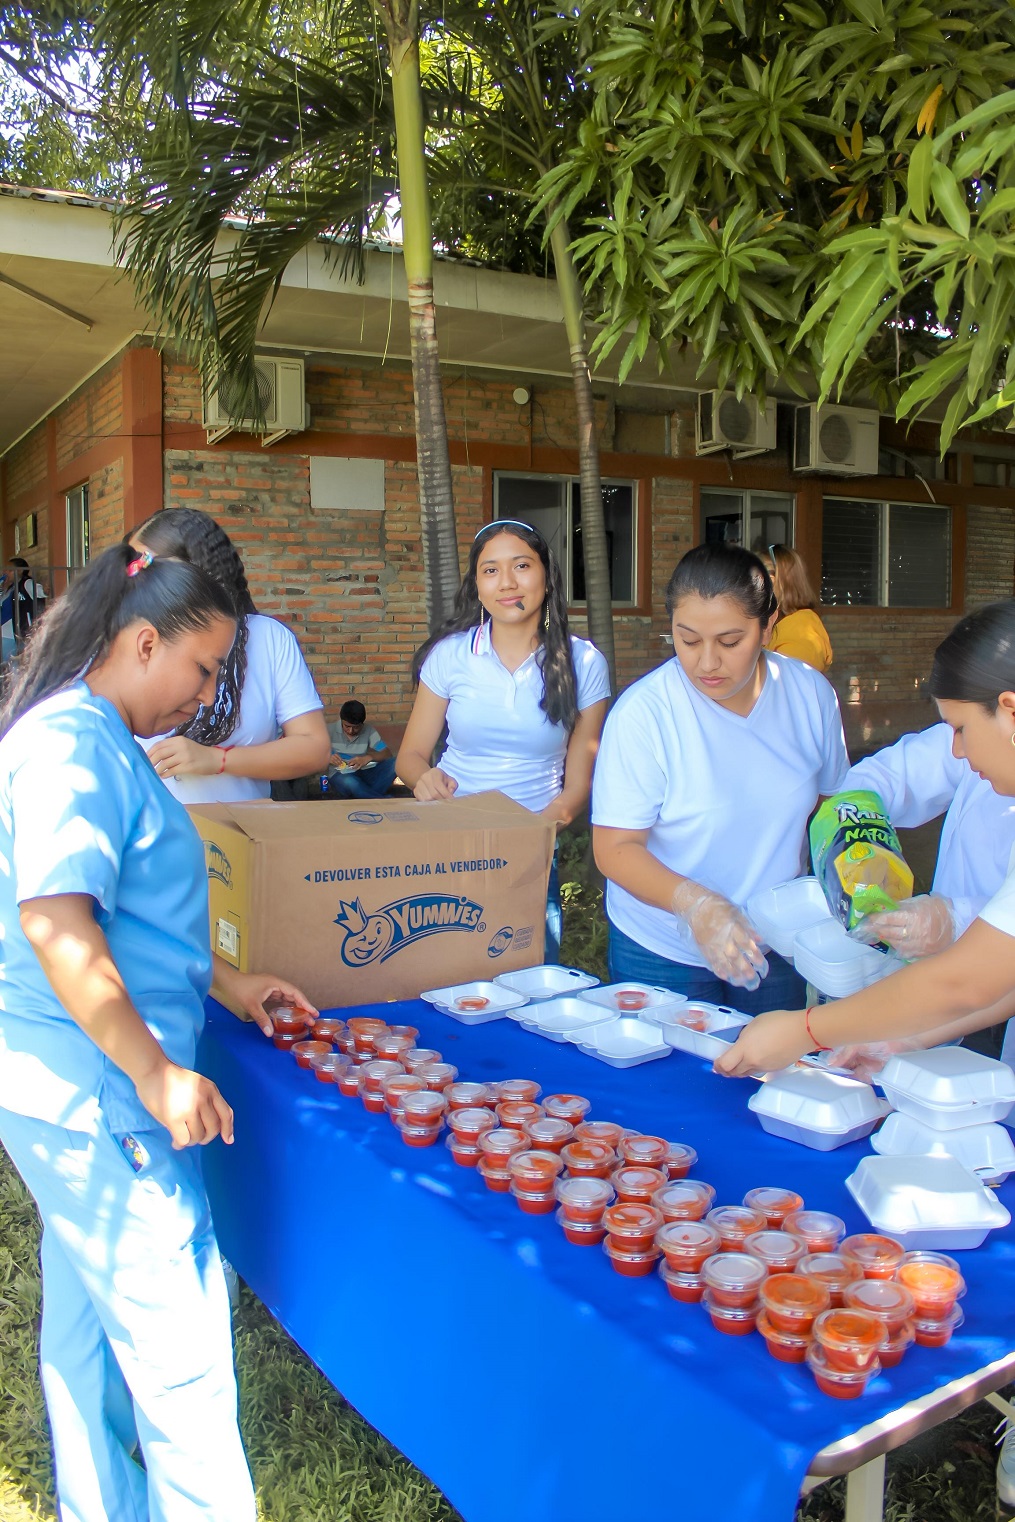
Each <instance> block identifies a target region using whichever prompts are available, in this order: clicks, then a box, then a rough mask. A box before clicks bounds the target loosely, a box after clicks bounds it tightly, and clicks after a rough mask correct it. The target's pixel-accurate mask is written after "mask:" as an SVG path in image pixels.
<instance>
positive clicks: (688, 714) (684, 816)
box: [592, 651, 849, 967]
mask: <svg viewBox="0 0 1015 1522" xmlns="http://www.w3.org/2000/svg"><path fill="white" fill-rule="evenodd" d="M764 660H765V667H766V670H765V683H764V686H763V687H762V689H761V693H760V695H759V697H758V701H757V702H756V703H755V705H754V708H753V709H752V710H751V712H750V713H749V714H748V715H747V716H746V717H743V716H741V715H740V714H736V713H732V712H731V711H730V710H729V709H728V708H725V707H723V705H722V704H720V703H716V702H714V701H713V700H712V699H711V698H707V697H705V696H703V694H702V693H700V692H698V691H697V689H696V688H695V687H694V686H693V685H692V684H691V682H690V681H689V680H688V679H687V677H686V676H685V675H684V673H683V670H682V669H681V666H680V663H679V661H678V660H676V658H674V659H673V660H669V661H667V662H666V663H665V665H663V666H660V667H658V668H657V669H656V670H655V671H651V672H649V674H648V676H644V677H642V678H641V680H640V681H638V682H635V683H634V684H633V686H631V687H629V688H628V689H627V691H626V692H625V693H624V694H623V696H622V697H621V698H620V699H619V700H618V701H617V703H616V705H615V706H614V708H613V711H612V713H611V714H610V716H609V718H608V719H607V721H606V727H605V729H604V731H603V739H602V744H601V745H600V748H599V757H598V760H597V761H596V771H595V777H594V779H593V785H592V822H593V824H596V825H606V826H608V827H609V828H611V829H618V830H648V832H649V833H648V839H647V841H646V844H647V846H648V849H649V851H650V852H651V853H652V855H653V856H655V857H656V858H657V860H659V861H661V862H662V863H663V864H664V865H665V866H667V867H669V868H670V870H671V871H673V872H679V873H680V875H681V876H683V877H689V878H691V879H692V880H693V881H694V882H698V883H701V884H702V885H703V886H704V887H706V888H711V889H713V890H714V891H715V892H717V893H721V894H723V896H724V897H725V898H728V899H729V900H730V902H731V903H733V904H736V905H738V906H740V907H743V905H744V904H745V903H746V902H747V900H748V899H749V898H750V897H751V895H752V894H754V893H757V892H758V891H759V890H760V889H762V888H770V887H775V886H776V885H777V884H779V883H784V882H788V881H789V879H790V878H793V877H797V876H798V875H799V874H800V872H801V870H802V869H803V868H804V865H805V862H806V834H807V820H808V817H809V815H810V813H811V811H812V809H813V808H814V805H815V803H816V802H817V799H818V795H819V794H822V793H825V794H827V793H834V792H837V791H838V790H839V788H840V787H841V786H842V779H843V777H844V776H845V774H846V771H847V768H848V766H849V762H848V760H847V757H846V745H845V741H844V739H843V735H842V717H841V715H840V713H839V704H838V700H837V699H836V696H835V691H834V689H833V688H832V687H831V685H830V684H829V683H828V682H827V681H826V680H825V678H824V677H823V676H819V674H818V673H817V672H816V671H814V670H812V668H811V667H810V666H806V665H804V663H803V662H802V661H795V660H792V659H790V658H789V657H786V656H782V655H774V654H773V653H772V652H771V651H768V652H767V653H766V655H765V657H764ZM606 907H607V913H608V915H609V917H610V920H611V921H612V922H613V924H614V925H616V927H617V929H618V930H620V931H622V932H623V933H624V935H627V936H630V937H631V939H632V940H634V941H637V942H638V944H639V945H641V946H644V947H646V948H647V949H648V950H649V951H653V952H655V953H656V955H657V956H664V957H668V958H669V959H670V960H671V961H674V962H682V963H685V964H686V965H688V966H691V967H704V966H705V965H706V963H705V959H704V957H703V956H702V954H701V952H700V951H699V950H698V947H697V945H696V944H695V941H694V937H693V936H692V935H691V932H690V930H689V929H688V928H687V926H686V924H685V923H684V922H683V920H679V919H677V918H676V916H675V915H673V914H670V913H669V912H668V911H667V910H665V909H656V908H654V907H652V906H651V905H650V904H645V903H642V901H641V899H638V898H635V897H634V895H633V894H631V893H628V892H627V891H626V890H625V889H624V888H621V887H618V885H617V884H616V883H614V882H610V883H608V884H607V889H606Z"/></svg>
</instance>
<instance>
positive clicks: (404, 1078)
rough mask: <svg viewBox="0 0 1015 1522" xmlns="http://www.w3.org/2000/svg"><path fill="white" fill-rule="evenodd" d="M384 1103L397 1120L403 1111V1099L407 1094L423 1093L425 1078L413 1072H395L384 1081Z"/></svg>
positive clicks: (393, 1118) (392, 1116)
mask: <svg viewBox="0 0 1015 1522" xmlns="http://www.w3.org/2000/svg"><path fill="white" fill-rule="evenodd" d="M383 1092H384V1103H385V1106H386V1107H387V1111H388V1114H389V1115H390V1116H391V1118H392V1120H395V1119H396V1118H397V1117H398V1116H399V1115H401V1113H402V1100H403V1099H404V1098H405V1096H406V1094H421V1093H422V1092H423V1080H422V1079H421V1078H417V1077H416V1076H415V1075H414V1074H413V1073H395V1074H394V1075H393V1076H392V1077H391V1078H388V1079H386V1080H385V1082H384V1089H383Z"/></svg>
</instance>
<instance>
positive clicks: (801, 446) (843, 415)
mask: <svg viewBox="0 0 1015 1522" xmlns="http://www.w3.org/2000/svg"><path fill="white" fill-rule="evenodd" d="M878 422H879V417H878V414H877V412H875V411H874V410H873V409H870V408H867V407H832V406H824V407H819V406H818V405H817V403H816V402H806V403H805V404H804V405H803V406H801V407H796V408H794V411H793V469H794V470H810V471H819V472H820V473H821V474H822V475H824V476H876V475H877V473H878Z"/></svg>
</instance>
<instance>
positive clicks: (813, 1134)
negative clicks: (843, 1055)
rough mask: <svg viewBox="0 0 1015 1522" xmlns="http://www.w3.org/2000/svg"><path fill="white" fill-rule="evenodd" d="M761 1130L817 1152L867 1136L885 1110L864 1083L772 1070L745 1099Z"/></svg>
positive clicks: (806, 1070)
mask: <svg viewBox="0 0 1015 1522" xmlns="http://www.w3.org/2000/svg"><path fill="white" fill-rule="evenodd" d="M747 1108H748V1109H749V1110H753V1111H754V1114H755V1115H756V1116H757V1117H758V1120H759V1121H760V1122H761V1127H762V1130H764V1131H768V1132H769V1133H770V1134H771V1135H772V1136H783V1137H785V1138H786V1140H787V1141H795V1142H800V1143H801V1145H802V1146H804V1147H813V1148H814V1149H815V1150H816V1151H818V1152H831V1151H832V1149H833V1148H834V1147H844V1146H845V1145H846V1143H847V1142H852V1141H859V1140H860V1138H861V1137H862V1136H869V1135H870V1133H871V1132H872V1131H873V1130H874V1127H875V1126H876V1125H877V1124H878V1122H879V1121H880V1120H882V1119H883V1117H884V1116H885V1115H887V1113H888V1105H887V1104H886V1103H885V1102H884V1101H883V1100H880V1099H878V1097H877V1095H876V1094H875V1093H874V1090H873V1089H872V1088H871V1086H870V1084H869V1083H860V1082H859V1081H858V1080H857V1079H855V1078H847V1077H845V1076H844V1075H843V1074H841V1073H826V1072H822V1071H821V1069H820V1068H813V1067H792V1068H786V1069H784V1070H783V1071H782V1072H781V1073H772V1074H771V1075H770V1076H769V1077H768V1078H767V1079H766V1080H765V1081H764V1082H763V1083H762V1085H761V1087H760V1088H759V1089H757V1090H756V1091H755V1092H754V1093H753V1094H752V1095H751V1097H750V1099H749V1100H748V1101H747Z"/></svg>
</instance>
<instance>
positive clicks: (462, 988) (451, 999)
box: [420, 980, 528, 1025]
mask: <svg viewBox="0 0 1015 1522" xmlns="http://www.w3.org/2000/svg"><path fill="white" fill-rule="evenodd" d="M420 998H421V999H425V1001H426V1002H427V1004H432V1005H433V1006H434V1008H435V1009H439V1010H440V1012H441V1014H442V1015H450V1016H451V1018H452V1020H457V1021H458V1022H459V1024H460V1025H486V1024H487V1022H488V1021H490V1020H501V1019H503V1017H504V1016H505V1015H506V1014H507V1012H508V1010H509V1009H519V1008H520V1007H521V1006H522V1005H523V1004H525V1003H527V1002H528V1001H527V1000H526V998H525V995H524V994H519V993H515V992H514V990H513V989H511V988H498V986H497V984H496V983H484V982H483V981H482V980H477V981H475V982H472V983H451V984H449V985H448V987H447V988H428V989H427V991H426V992H425V993H422V994H420ZM459 999H486V1000H487V1001H488V1002H487V1006H486V1008H485V1009H469V1010H466V1009H459V1008H458V1007H457V1004H458V1000H459Z"/></svg>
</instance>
